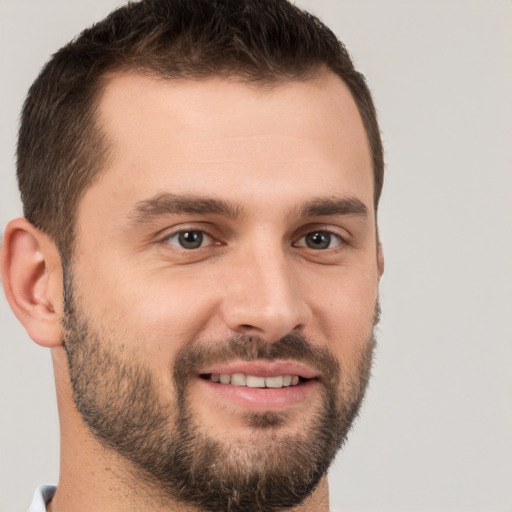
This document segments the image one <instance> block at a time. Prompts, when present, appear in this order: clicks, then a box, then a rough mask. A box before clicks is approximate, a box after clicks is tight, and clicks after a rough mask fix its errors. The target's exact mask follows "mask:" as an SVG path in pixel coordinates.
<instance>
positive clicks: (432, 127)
mask: <svg viewBox="0 0 512 512" xmlns="http://www.w3.org/2000/svg"><path fill="white" fill-rule="evenodd" d="M120 3H122V2H120V1H114V0H87V1H86V0H51V1H50V0H44V1H43V0H0V105H1V110H0V113H1V115H0V227H3V226H4V225H5V223H6V222H7V221H8V220H9V219H10V218H12V217H13V216H16V215H19V214H20V212H21V208H20V204H19V200H18V198H17V191H16V185H15V179H14V164H13V154H14V145H15V134H16V127H17V118H18V113H19V111H20V107H21V104H22V101H23V98H24V95H25V93H26V90H27V88H28V86H29V85H30V83H31V82H32V80H33V79H34V78H35V77H36V74H37V72H38V70H39V68H40V67H41V66H42V64H43V63H44V62H45V61H46V60H47V58H48V56H49V55H50V54H51V53H52V52H53V51H55V50H56V49H57V48H58V47H59V46H60V45H61V44H63V43H64V42H66V41H67V40H68V39H70V38H71V37H72V36H73V35H75V34H76V33H77V32H78V31H80V30H81V29H82V28H84V27H85V26H86V25H88V24H89V23H90V22H92V21H94V20H97V19H99V18H100V17H102V16H103V15H104V14H106V13H107V12H108V11H109V10H110V9H111V8H112V7H113V6H115V5H119V4H120ZM298 3H299V4H300V5H305V6H306V7H308V8H309V9H310V10H312V11H313V12H315V13H317V14H319V15H320V16H321V17H322V18H323V19H324V21H326V22H327V23H328V24H329V25H330V26H331V27H332V28H333V29H334V30H335V31H336V32H337V33H338V35H339V36H340V38H341V39H342V40H343V41H344V42H345V43H346V44H347V46H348V48H349V49H350V51H351V53H352V55H353V56H354V58H355V60H356V63H357V65H358V66H359V68H360V69H361V70H362V71H363V72H364V73H365V74H366V76H367V78H368V80H369V82H370V85H371V87H372V89H373V90H374V94H375V100H376V103H377V106H378V110H379V113H380V119H381V124H382V131H383V136H384V142H385V145H386V154H387V178H386V185H385V194H384V197H383V202H382V206H381V212H380V228H381V236H382V241H383V244H384V248H385V253H386V260H387V261H386V272H385V276H384V278H383V282H382V290H381V296H382V306H383V321H382V323H381V327H380V337H379V341H380V346H379V350H378V355H377V362H376V367H375V371H374V380H373V383H372V386H371V389H370V392H369V395H368V399H367V401H366V404H365V407H364V409H363V412H362V414H361V417H360V418H359V420H358V422H357V424H356V428H355V429H354V431H353V432H352V434H351V436H350V439H349V442H348V444H347V446H346V447H345V449H344V450H343V452H342V454H341V455H340V456H339V457H338V460H337V463H336V465H335V467H334V468H333V470H332V472H331V496H332V505H333V508H337V509H339V510H342V511H354V512H356V511H366V512H370V511H379V512H380V511H389V512H421V511H446V512H456V511H460V512H473V511H474V512H476V511H478V512H480V511H481V512H498V511H500V512H512V372H511V369H512V343H511V341H512V336H511V335H512V322H511V317H512V315H511V313H512V307H511V306H512V265H511V262H512V229H511V222H510V221H511V219H512V216H511V214H512V211H511V210H512V201H511V199H512V198H511V191H512V187H511V185H512V183H511V182H512V172H511V169H512V150H511V146H512V144H511V142H512V100H511V94H512V30H511V29H512V2H511V1H509V0H488V1H485V2H484V1H483V0H430V1H419V0H417V1H415V0H409V1H407V0H386V1H383V0H350V1H334V0H330V1H328V0H323V1H322V0H316V1H313V0H309V1H306V0H303V1H301V2H298ZM57 475H58V425H57V411H56V404H55V398H54V387H53V377H52V369H51V362H50V354H49V352H48V351H47V350H45V349H42V348H40V347H38V346H36V345H35V344H34V343H32V342H31V341H30V340H29V339H28V337H27V336H26V334H25V333H24V331H23V329H22V328H21V326H19V325H18V323H17V321H16V320H15V318H14V316H13V315H12V313H11V312H10V310H9V309H8V307H7V305H6V302H5V299H4V298H3V296H2V298H1V299H0V512H7V511H9V512H21V511H23V510H26V508H27V506H28V504H29V502H30V499H31V496H32V493H33V490H34V488H35V486H36V485H37V484H39V483H43V482H56V480H57Z"/></svg>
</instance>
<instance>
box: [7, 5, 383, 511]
mask: <svg viewBox="0 0 512 512" xmlns="http://www.w3.org/2000/svg"><path fill="white" fill-rule="evenodd" d="M382 179H383V158H382V147H381V142H380V136H379V130H378V126H377V120H376V115H375V111H374V107H373V104H372V100H371V96H370V93H369V91H368V88H367V86H366V84H365V82H364V78H363V77H362V76H361V75H360V74H359V73H357V71H355V69H354V68H353V65H352V63H351V61H350V58H349V57H348V54H347V53H346V50H345V49H344V47H343V46H342V44H341V43H339V41H337V39H336V38H335V36H334V35H333V34H332V32H331V31H330V30H329V29H327V28H326V27H325V26H324V25H323V24H321V23H320V22H319V21H318V20H317V19H316V18H314V17H312V16H310V15H309V14H307V13H304V12H301V11H300V10H299V9H297V8H296V7H294V6H293V5H292V4H290V3H288V2H287V1H285V0H237V1H235V0H223V1H217V2H212V1H211V0H147V1H141V2H136V3H130V4H128V5H126V6H125V7H123V8H120V9H119V10H117V11H115V12H114V13H112V14H111V15H110V16H109V17H108V18H106V19H105V20H104V21H102V22H100V23H99V24H97V25H95V26H93V27H92V28H90V29H88V30H86V31H84V32H83V33H82V34H81V35H80V36H79V37H78V38H77V39H76V40H74V41H73V42H71V43H70V44H68V45H67V46H65V47H64V48H62V49H61V50H60V51H59V52H58V53H56V54H55V55H54V57H53V58H52V59H51V61H50V62H49V63H48V64H47V65H46V67H45V68H44V69H43V71H42V72H41V74H40V76H39V77H38V79H37V80H36V82H35V83H34V85H33V86H32V88H31V90H30V92H29V95H28V98H27V101H26V103H25V107H24V110H23V114H22V121H21V127H20V134H19V143H18V180H19V186H20V190H21V195H22V200H23V203H24V213H25V218H23V219H15V220H13V221H12V222H11V223H10V224H9V225H8V226H7V228H6V231H5V236H4V241H3V246H2V278H3V284H4V288H5V291H6V295H7V298H8V300H9V303H10V304H11V307H12V309H13V311H14V312H15V314H16V315H17V316H18V318H19V319H20V320H21V322H22V323H23V324H24V326H25V328H26V330H27V332H28V334H29V335H30V336H31V338H32V339H33V340H34V341H35V342H36V343H39V344H40V345H43V346H45V347H49V348H51V349H52V357H53V363H54V368H55V378H56V388H57V399H58V406H59V418H60V427H61V475H60V480H59V485H58V488H57V489H55V488H53V487H51V488H50V487H44V488H41V489H39V490H38V492H37V493H36V496H35V498H34V502H33V505H32V508H31V510H33V511H36V510H44V508H45V506H46V510H48V511H51V512H61V511H66V512H79V511H86V510H87V511H90V510H101V511H120V510H123V511H131V510H134V511H135V510H138V511H140V510H151V511H187V512H188V511H224V510H225V511H232V512H235V511H260V510H261V511H276V510H303V511H315V512H316V511H318V512H321V511H323V512H325V511H328V510H329V504H328V488H327V479H326V473H327V470H328V468H329V465H330V463H331V462H332V460H333V458H334V456H335V454H336V452H337V450H338V449H339V448H340V446H341V444H342V443H343V441H344V439H345V437H346V434H347V432H348V430H349V428H350V426H351V424H352V421H353V419H354V417H355V416H356V414H357V411H358V409H359V406H360V403H361V401H362V398H363V395H364V391H365V388H366V384H367V381H368V378H369V374H370V367H371V360H372V351H373V347H374V344H375V340H374V334H373V330H374V326H375V324H376V322H377V320H378V303H377V294H378V283H379V278H380V276H381V274H382V271H383V257H382V252H381V248H380V244H379V240H378V234H377V225H376V214H377V205H378V200H379V197H380V192H381V188H382Z"/></svg>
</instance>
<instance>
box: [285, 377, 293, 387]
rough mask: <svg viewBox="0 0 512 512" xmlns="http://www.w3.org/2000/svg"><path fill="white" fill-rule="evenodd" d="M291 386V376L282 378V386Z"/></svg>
mask: <svg viewBox="0 0 512 512" xmlns="http://www.w3.org/2000/svg"><path fill="white" fill-rule="evenodd" d="M291 385H292V376H291V375H285V376H284V377H283V386H285V387H288V386H291Z"/></svg>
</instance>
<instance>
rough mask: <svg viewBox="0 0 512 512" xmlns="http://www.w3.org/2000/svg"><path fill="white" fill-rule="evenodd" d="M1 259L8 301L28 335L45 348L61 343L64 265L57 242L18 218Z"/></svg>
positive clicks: (9, 228) (6, 236)
mask: <svg viewBox="0 0 512 512" xmlns="http://www.w3.org/2000/svg"><path fill="white" fill-rule="evenodd" d="M0 261H1V270H2V284H3V286H4V290H5V294H6V296H7V300H8V301H9V304H10V306H11V309H12V310H13V312H14V314H15V315H16V316H17V318H18V319H19V320H20V322H21V323H22V324H23V326H24V327H25V329H26V331H27V333H28V335H29V336H30V337H31V338H32V339H33V340H34V341H35V342H36V343H38V344H39V345H42V346H45V347H56V346H58V345H61V343H62V331H61V311H62V267H61V262H60V256H59V252H58V250H57V248H56V246H55V244H54V243H53V242H52V241H51V240H50V238H49V237H48V236H47V235H46V234H45V233H43V232H41V231H40V230H38V229H37V228H35V227H34V226H33V225H32V224H30V222H28V221H27V220H26V219H23V218H20V219H14V220H13V221H11V222H10V223H9V224H8V225H7V227H6V229H5V234H4V238H3V242H2V252H1V260H0Z"/></svg>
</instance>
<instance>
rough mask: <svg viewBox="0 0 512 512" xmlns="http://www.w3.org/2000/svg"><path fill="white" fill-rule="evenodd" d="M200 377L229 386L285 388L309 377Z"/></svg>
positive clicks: (227, 374) (235, 375)
mask: <svg viewBox="0 0 512 512" xmlns="http://www.w3.org/2000/svg"><path fill="white" fill-rule="evenodd" d="M199 377H200V378H202V379H205V380H209V381H211V382H215V383H220V384H229V385H231V386H239V387H247V388H271V389H279V388H287V387H290V386H298V385H299V384H301V383H303V382H306V381H307V380H310V379H305V378H303V377H300V376H299V375H274V376H270V377H262V376H258V375H247V374H245V373H232V374H229V373H208V374H202V375H200V376H199Z"/></svg>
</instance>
